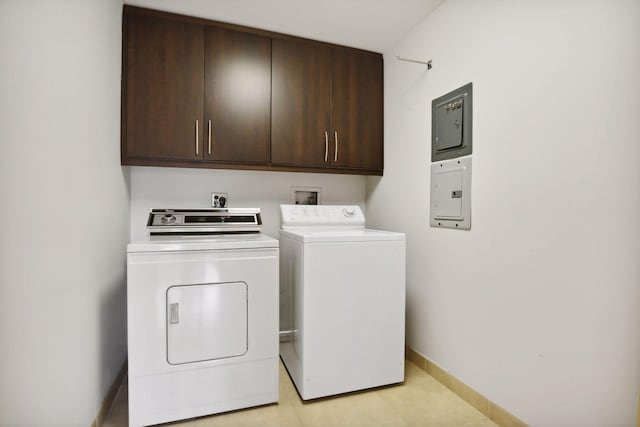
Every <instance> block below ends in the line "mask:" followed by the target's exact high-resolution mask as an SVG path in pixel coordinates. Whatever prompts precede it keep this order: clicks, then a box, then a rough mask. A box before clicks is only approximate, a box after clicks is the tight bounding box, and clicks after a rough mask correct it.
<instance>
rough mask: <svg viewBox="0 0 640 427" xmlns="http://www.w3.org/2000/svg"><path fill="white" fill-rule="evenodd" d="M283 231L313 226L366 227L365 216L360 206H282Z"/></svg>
mask: <svg viewBox="0 0 640 427" xmlns="http://www.w3.org/2000/svg"><path fill="white" fill-rule="evenodd" d="M280 221H281V225H282V228H283V229H286V228H289V227H311V226H332V227H334V226H350V227H364V214H363V213H362V209H360V206H358V205H280Z"/></svg>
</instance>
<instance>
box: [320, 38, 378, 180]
mask: <svg viewBox="0 0 640 427" xmlns="http://www.w3.org/2000/svg"><path fill="white" fill-rule="evenodd" d="M382 90H383V80H382V56H381V55H378V54H374V53H369V52H357V51H350V50H346V49H344V50H343V49H332V51H331V138H330V144H329V145H330V150H331V151H330V152H331V156H330V160H331V163H332V166H334V167H346V168H359V169H375V170H379V171H382V163H383V145H382V142H383V125H382V123H383V117H382V114H383V112H382V109H383V106H382ZM336 150H337V151H336Z"/></svg>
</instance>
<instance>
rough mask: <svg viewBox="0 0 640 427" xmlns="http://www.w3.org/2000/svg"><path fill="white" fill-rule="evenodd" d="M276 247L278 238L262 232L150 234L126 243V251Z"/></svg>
mask: <svg viewBox="0 0 640 427" xmlns="http://www.w3.org/2000/svg"><path fill="white" fill-rule="evenodd" d="M277 247H279V242H278V240H276V239H274V238H273V237H269V236H266V235H264V234H221V235H215V236H158V237H155V236H151V237H149V238H148V239H147V240H141V241H137V242H131V243H129V244H128V245H127V252H128V253H135V252H179V251H207V250H218V249H221V250H224V249H259V248H277Z"/></svg>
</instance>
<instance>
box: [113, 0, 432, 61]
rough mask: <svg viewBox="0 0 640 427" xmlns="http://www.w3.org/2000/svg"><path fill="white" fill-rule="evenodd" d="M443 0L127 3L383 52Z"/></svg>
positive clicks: (156, 0)
mask: <svg viewBox="0 0 640 427" xmlns="http://www.w3.org/2000/svg"><path fill="white" fill-rule="evenodd" d="M443 1H444V0H124V3H125V4H130V5H135V6H141V7H147V8H150V9H158V10H165V11H169V12H175V13H181V14H184V15H191V16H197V17H201V18H208V19H214V20H217V21H223V22H230V23H234V24H239V25H246V26H249V27H255V28H261V29H265V30H270V31H275V32H280V33H286V34H292V35H296V36H300V37H307V38H310V39H315V40H321V41H325V42H330V43H336V44H342V45H346V46H352V47H357V48H360V49H366V50H371V51H374V52H384V51H385V50H386V49H387V48H389V47H391V46H392V45H393V44H394V43H395V42H396V41H398V40H399V39H400V38H401V37H402V36H404V35H405V34H407V33H408V32H409V30H411V28H413V27H414V26H415V25H417V24H418V23H419V22H420V21H421V20H422V19H423V18H424V17H425V16H426V15H427V14H429V12H431V11H432V10H433V9H435V8H436V7H437V6H438V5H439V4H440V3H442V2H443Z"/></svg>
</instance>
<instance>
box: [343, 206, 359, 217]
mask: <svg viewBox="0 0 640 427" xmlns="http://www.w3.org/2000/svg"><path fill="white" fill-rule="evenodd" d="M342 213H343V214H344V216H346V217H347V218H351V217H353V216H354V215H355V214H356V211H355V210H354V209H351V208H343V209H342Z"/></svg>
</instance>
